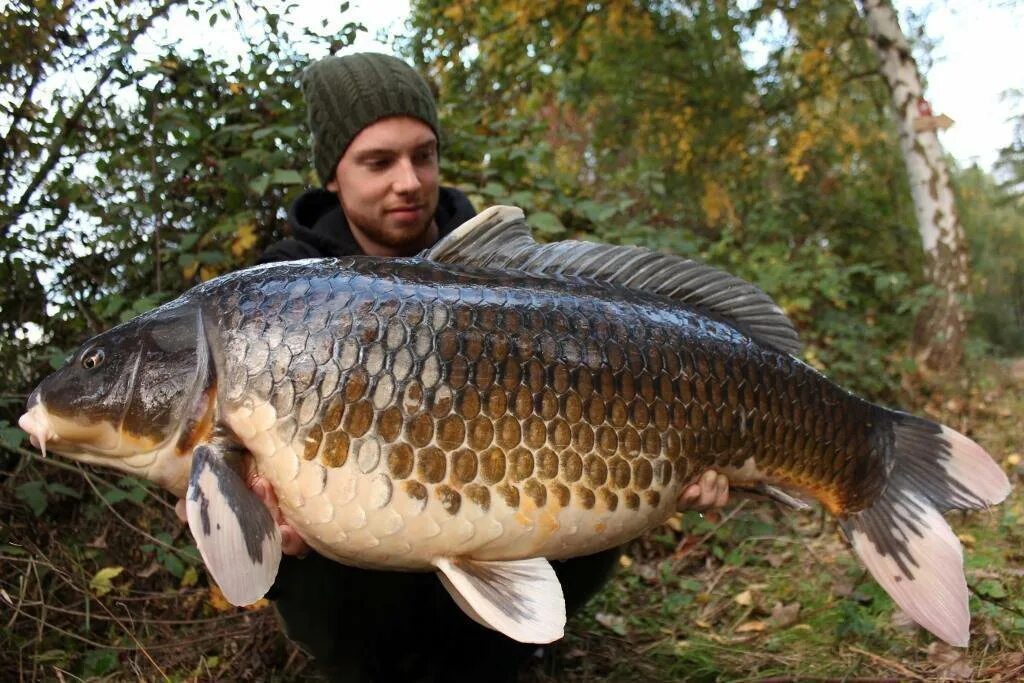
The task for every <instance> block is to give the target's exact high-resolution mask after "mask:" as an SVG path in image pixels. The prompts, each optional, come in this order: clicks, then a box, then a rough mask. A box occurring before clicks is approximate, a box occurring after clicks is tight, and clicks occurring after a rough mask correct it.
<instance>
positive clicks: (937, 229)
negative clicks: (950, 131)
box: [861, 0, 970, 370]
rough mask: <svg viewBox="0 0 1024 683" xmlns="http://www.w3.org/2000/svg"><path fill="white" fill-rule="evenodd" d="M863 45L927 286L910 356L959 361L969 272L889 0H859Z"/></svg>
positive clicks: (945, 365)
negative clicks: (872, 63) (878, 77)
mask: <svg viewBox="0 0 1024 683" xmlns="http://www.w3.org/2000/svg"><path fill="white" fill-rule="evenodd" d="M861 6H862V7H863V10H864V17H865V19H866V21H867V25H868V32H869V35H870V39H871V42H872V43H873V44H874V46H875V50H876V51H877V53H878V58H879V61H880V63H881V72H882V75H883V77H884V78H885V82H886V83H887V84H888V86H889V90H890V93H891V96H892V104H893V109H894V110H895V113H896V122H897V125H898V127H899V140H900V150H901V151H902V153H903V159H904V161H905V162H906V166H907V174H908V176H909V178H910V189H911V193H912V195H913V198H914V208H915V213H916V216H917V225H918V230H919V232H920V234H921V243H922V246H923V248H924V252H925V257H926V261H925V277H926V279H927V280H928V282H930V283H931V284H932V287H933V288H934V290H935V293H934V295H933V296H932V298H931V300H930V301H929V302H928V305H927V306H926V307H925V308H924V309H923V310H922V312H921V314H920V315H919V317H918V320H917V327H916V330H915V335H914V341H915V346H916V351H917V355H918V357H919V359H920V360H922V361H923V362H924V364H925V365H926V366H927V367H928V368H930V369H932V370H949V369H951V368H954V367H957V366H959V364H960V362H961V360H962V357H963V344H964V337H965V336H966V333H967V316H966V313H965V310H964V303H965V300H966V298H967V296H968V293H969V284H970V269H969V266H968V259H967V248H966V242H965V238H964V231H963V228H962V226H961V224H960V218H959V216H958V214H957V209H956V201H955V197H954V194H953V188H952V185H951V184H950V180H949V171H948V169H947V165H946V159H945V157H944V156H943V153H942V146H941V145H940V144H939V138H938V134H937V128H936V125H937V124H939V122H937V121H936V120H935V117H933V116H932V114H931V111H930V108H929V107H928V104H927V101H926V100H925V98H924V87H923V85H922V83H921V74H920V73H919V71H918V68H917V63H916V62H915V61H914V57H913V55H912V54H911V50H910V45H909V44H908V43H907V40H906V38H905V36H904V35H903V31H902V30H901V29H900V26H899V21H898V19H897V16H896V11H895V10H894V9H893V6H892V3H891V2H890V1H889V0H862V2H861Z"/></svg>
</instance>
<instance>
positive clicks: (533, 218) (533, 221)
mask: <svg viewBox="0 0 1024 683" xmlns="http://www.w3.org/2000/svg"><path fill="white" fill-rule="evenodd" d="M526 222H527V223H529V225H530V227H532V228H533V229H534V230H536V231H537V232H538V233H540V234H541V235H545V236H548V237H554V236H558V235H561V234H562V233H564V232H565V226H563V225H562V221H560V220H558V216H556V215H555V214H553V213H550V212H548V211H538V212H536V213H531V214H530V215H529V216H527V218H526Z"/></svg>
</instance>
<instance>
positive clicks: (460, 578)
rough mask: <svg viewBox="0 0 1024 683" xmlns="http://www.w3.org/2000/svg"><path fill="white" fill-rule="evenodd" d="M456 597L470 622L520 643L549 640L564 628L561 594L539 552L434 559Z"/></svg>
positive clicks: (563, 605)
mask: <svg viewBox="0 0 1024 683" xmlns="http://www.w3.org/2000/svg"><path fill="white" fill-rule="evenodd" d="M434 566H436V567H437V568H438V569H439V570H440V571H439V572H438V576H439V577H440V579H441V582H442V583H443V584H444V587H445V588H447V589H448V592H449V593H450V594H451V596H452V598H453V599H454V600H455V602H456V603H457V604H458V605H459V607H461V608H462V610H463V611H464V612H465V613H466V614H467V615H469V616H470V617H471V618H472V619H473V620H474V621H476V622H477V623H479V624H482V625H483V626H486V627H487V628H490V629H494V630H495V631H499V632H501V633H504V634H505V635H506V636H508V637H509V638H512V639H513V640H518V641H519V642H522V643H550V642H553V641H555V640H558V639H559V638H561V637H562V636H563V635H564V633H565V598H564V597H563V595H562V586H561V584H559V582H558V577H557V576H556V575H555V570H554V569H552V568H551V563H549V562H548V561H547V560H546V559H544V558H543V557H535V558H531V559H527V560H510V561H496V562H484V561H476V560H470V559H465V558H447V557H443V558H440V559H438V560H435V561H434Z"/></svg>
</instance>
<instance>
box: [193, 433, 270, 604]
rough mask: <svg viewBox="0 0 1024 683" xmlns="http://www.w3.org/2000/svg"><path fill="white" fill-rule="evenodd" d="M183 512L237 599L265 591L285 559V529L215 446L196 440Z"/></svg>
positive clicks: (245, 600) (220, 580)
mask: <svg viewBox="0 0 1024 683" xmlns="http://www.w3.org/2000/svg"><path fill="white" fill-rule="evenodd" d="M185 512H186V516H187V517H188V526H189V529H191V530H192V536H193V537H195V539H196V545H197V546H198V547H199V553H200V554H201V555H202V556H203V561H204V562H205V563H206V567H207V569H209V571H210V574H211V575H212V576H213V578H214V580H215V581H216V582H217V584H218V585H219V586H220V589H221V591H223V593H224V597H225V598H227V599H228V601H229V602H230V603H231V604H233V605H249V604H252V603H254V602H256V601H257V600H259V599H260V598H262V597H263V596H264V594H266V592H267V591H268V590H270V586H271V585H272V584H273V583H274V577H276V576H277V568H278V565H280V563H281V534H280V532H279V531H278V528H277V524H275V523H274V519H273V517H272V516H271V514H270V511H269V510H268V509H267V507H266V506H265V505H264V504H263V502H262V501H261V500H260V499H259V498H258V497H257V496H256V494H254V493H253V492H252V491H251V490H250V489H249V487H248V486H246V484H245V481H244V480H243V479H242V477H241V476H240V475H239V474H238V473H237V472H236V471H235V470H234V469H232V467H231V465H230V464H229V463H228V462H227V460H226V459H225V457H224V454H223V453H221V452H219V451H218V450H217V449H216V448H215V447H211V446H208V445H200V446H197V447H196V449H195V450H194V451H193V453H192V472H191V475H190V477H189V483H188V493H187V494H186V497H185Z"/></svg>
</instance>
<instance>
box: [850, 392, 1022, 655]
mask: <svg viewBox="0 0 1024 683" xmlns="http://www.w3.org/2000/svg"><path fill="white" fill-rule="evenodd" d="M885 423H888V424H890V425H891V431H889V430H886V431H887V432H888V433H887V434H886V435H885V436H884V437H882V436H877V437H876V443H880V442H882V441H884V442H886V446H887V447H888V448H891V449H892V450H891V452H892V454H893V456H892V459H891V463H892V465H891V467H892V469H891V471H890V472H889V477H888V481H887V484H886V488H885V490H884V491H883V492H882V494H881V496H879V498H878V499H877V500H876V501H875V502H874V503H873V504H872V505H871V506H870V507H868V508H867V509H865V510H861V511H860V512H856V513H853V514H851V515H849V516H848V517H846V518H845V519H842V520H840V524H841V525H842V527H843V530H844V531H845V532H846V535H847V537H848V538H849V539H850V542H851V543H852V544H853V548H854V550H856V551H857V554H858V555H859V556H860V558H861V560H862V561H863V562H864V564H865V566H867V568H868V569H869V570H870V571H871V574H872V575H873V576H874V577H875V580H876V581H878V583H879V584H881V585H882V587H883V588H884V589H885V590H886V592H888V593H889V595H890V596H892V598H893V600H895V601H896V603H897V604H898V605H899V606H900V607H902V608H903V610H904V611H906V612H907V614H909V615H910V616H911V618H913V619H914V621H916V622H917V623H919V624H921V626H923V627H925V628H926V629H928V630H929V631H931V632H932V633H934V634H935V635H937V636H938V637H940V638H942V639H943V640H945V641H946V642H947V643H949V644H951V645H956V646H960V647H964V646H966V645H967V641H968V638H969V636H970V622H971V616H970V612H969V611H968V607H967V580H966V579H965V577H964V571H963V551H962V549H961V547H960V541H959V540H957V537H956V535H955V534H954V533H953V530H952V529H951V528H950V527H949V524H947V523H946V520H945V519H943V517H942V513H943V512H946V511H948V510H977V509H982V508H986V507H988V506H989V505H994V504H996V503H998V502H1000V501H1002V500H1003V499H1004V498H1005V497H1006V496H1007V494H1008V493H1009V492H1010V482H1009V480H1008V479H1007V478H1006V474H1004V473H1003V470H1002V469H1001V468H1000V467H999V465H998V464H996V463H995V461H993V460H992V458H991V456H989V454H988V453H986V452H985V450H984V449H983V448H982V447H981V446H979V445H978V444H976V443H974V441H971V440H970V439H969V438H967V437H966V436H964V435H963V434H960V433H959V432H956V431H954V430H952V429H950V428H949V427H945V426H943V425H940V424H937V423H935V422H930V421H928V420H924V419H921V418H918V417H914V416H912V415H907V414H905V413H898V412H894V411H886V417H885V419H884V420H883V421H882V424H885ZM882 429H884V428H882ZM880 431H881V430H880Z"/></svg>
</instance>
